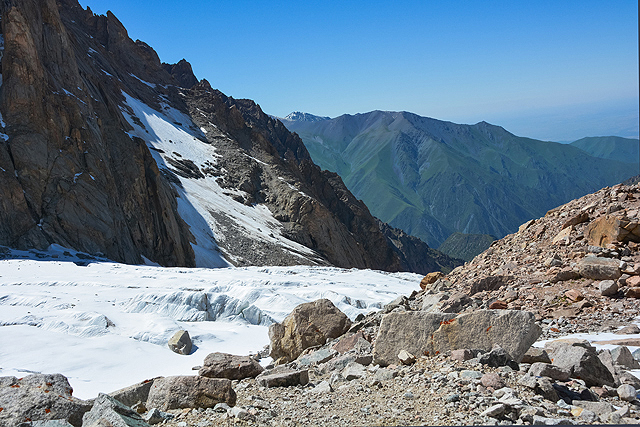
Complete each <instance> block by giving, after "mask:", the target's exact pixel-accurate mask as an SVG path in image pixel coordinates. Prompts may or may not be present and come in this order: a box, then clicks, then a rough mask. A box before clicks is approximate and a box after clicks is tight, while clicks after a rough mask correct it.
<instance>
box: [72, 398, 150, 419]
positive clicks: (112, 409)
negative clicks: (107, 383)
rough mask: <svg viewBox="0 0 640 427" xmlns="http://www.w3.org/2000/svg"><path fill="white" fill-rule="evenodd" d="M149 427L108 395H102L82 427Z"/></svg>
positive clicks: (132, 411) (131, 411)
mask: <svg viewBox="0 0 640 427" xmlns="http://www.w3.org/2000/svg"><path fill="white" fill-rule="evenodd" d="M106 426H108V427H149V424H147V423H146V422H145V421H144V420H143V419H142V417H140V415H139V414H138V413H137V412H136V411H134V410H133V409H131V408H129V407H128V406H125V405H123V404H122V403H121V402H119V401H117V400H116V399H114V398H113V397H111V396H109V395H108V394H102V393H100V394H99V395H98V398H97V399H96V400H95V402H94V404H93V407H92V408H91V411H89V412H87V413H86V414H84V417H83V418H82V427H106Z"/></svg>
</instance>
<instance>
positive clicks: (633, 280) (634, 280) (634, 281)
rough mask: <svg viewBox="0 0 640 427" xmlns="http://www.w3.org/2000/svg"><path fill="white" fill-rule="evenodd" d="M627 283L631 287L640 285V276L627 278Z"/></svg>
mask: <svg viewBox="0 0 640 427" xmlns="http://www.w3.org/2000/svg"><path fill="white" fill-rule="evenodd" d="M625 284H626V285H627V286H629V287H630V288H637V287H640V276H631V277H629V278H627V280H626V281H625Z"/></svg>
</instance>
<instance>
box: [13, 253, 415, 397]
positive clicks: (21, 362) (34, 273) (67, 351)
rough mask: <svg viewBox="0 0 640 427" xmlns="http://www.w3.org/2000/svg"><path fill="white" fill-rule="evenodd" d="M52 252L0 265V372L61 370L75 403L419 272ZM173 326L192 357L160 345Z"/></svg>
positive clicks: (183, 369) (373, 298)
mask: <svg viewBox="0 0 640 427" xmlns="http://www.w3.org/2000/svg"><path fill="white" fill-rule="evenodd" d="M54 249H56V248H54ZM54 252H56V254H55V256H56V257H58V258H57V259H54V258H52V257H51V252H50V253H48V254H42V253H39V254H38V256H39V257H43V258H44V259H34V258H36V256H34V253H33V252H31V253H20V252H17V251H13V253H12V255H11V256H12V257H13V258H16V257H17V256H20V255H23V256H25V257H27V258H25V259H5V260H1V261H0V340H1V341H2V342H3V343H5V344H4V345H3V346H1V347H0V376H6V375H16V376H18V377H21V376H24V375H25V374H26V373H28V372H43V373H55V372H59V373H62V374H64V375H66V376H68V377H69V379H70V382H71V385H72V386H73V388H74V390H75V393H74V395H76V396H77V397H80V398H92V397H95V396H96V395H97V393H98V392H110V391H114V390H116V389H119V388H121V387H124V386H127V385H130V384H133V383H134V382H136V381H142V380H144V379H147V378H151V377H155V376H159V375H162V376H167V375H177V374H181V375H189V374H193V372H192V370H191V368H192V367H193V366H196V365H201V364H202V361H203V360H204V358H205V356H206V355H207V354H209V353H210V352H213V351H222V352H229V353H235V354H248V353H249V352H256V351H258V350H261V349H262V348H263V346H265V345H267V344H268V343H269V338H268V335H267V326H268V325H269V324H270V323H272V322H273V321H274V320H275V321H282V320H283V319H284V317H285V316H286V315H287V314H288V313H289V312H291V310H292V309H293V308H294V307H295V306H296V305H298V304H301V303H303V302H308V301H313V300H316V299H318V298H328V299H330V300H331V301H333V303H334V304H336V306H337V307H339V308H340V309H341V310H342V311H344V312H345V313H346V314H347V315H348V316H349V317H350V318H352V319H353V318H355V316H357V315H358V314H359V313H368V312H369V311H371V310H375V309H376V308H379V307H381V306H382V305H383V304H386V303H388V302H390V301H392V300H393V299H395V298H396V297H397V296H398V295H401V294H402V295H404V294H409V293H411V291H413V290H414V289H416V288H417V287H418V283H419V281H420V279H421V276H419V275H416V274H412V273H384V272H379V271H372V270H355V269H354V270H344V269H339V268H332V267H304V266H297V267H246V268H220V269H188V268H163V267H155V266H132V265H126V264H117V263H111V262H105V261H96V262H93V261H90V262H87V261H86V260H83V259H80V258H78V257H77V256H76V253H75V252H73V251H66V254H67V255H64V252H65V251H64V250H63V249H60V248H57V251H54ZM80 256H82V255H80ZM78 264H79V265H78ZM180 329H186V330H188V331H189V333H190V335H191V337H192V339H193V341H194V345H195V346H194V351H193V352H192V354H191V355H189V356H182V355H178V354H175V353H173V352H171V351H170V350H169V349H168V347H167V345H166V342H167V339H168V338H170V337H171V335H173V334H174V333H175V332H176V331H178V330H180Z"/></svg>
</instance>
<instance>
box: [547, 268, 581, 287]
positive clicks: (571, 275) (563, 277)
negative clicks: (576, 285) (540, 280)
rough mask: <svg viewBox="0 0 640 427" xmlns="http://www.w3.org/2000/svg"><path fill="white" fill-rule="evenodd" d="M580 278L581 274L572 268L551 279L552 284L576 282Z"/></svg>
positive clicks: (558, 273) (562, 270)
mask: <svg viewBox="0 0 640 427" xmlns="http://www.w3.org/2000/svg"><path fill="white" fill-rule="evenodd" d="M579 278H580V274H579V273H578V272H577V271H574V270H573V269H572V268H571V267H565V268H563V269H561V270H560V271H558V272H557V273H556V274H555V275H554V276H553V277H551V278H550V279H549V281H550V282H551V283H558V282H565V281H567V280H576V279H579Z"/></svg>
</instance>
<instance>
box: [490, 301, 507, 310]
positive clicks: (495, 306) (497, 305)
mask: <svg viewBox="0 0 640 427" xmlns="http://www.w3.org/2000/svg"><path fill="white" fill-rule="evenodd" d="M507 306H508V304H507V303H506V302H504V301H500V300H498V301H494V302H492V303H491V304H490V305H489V309H491V310H506V309H507Z"/></svg>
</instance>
